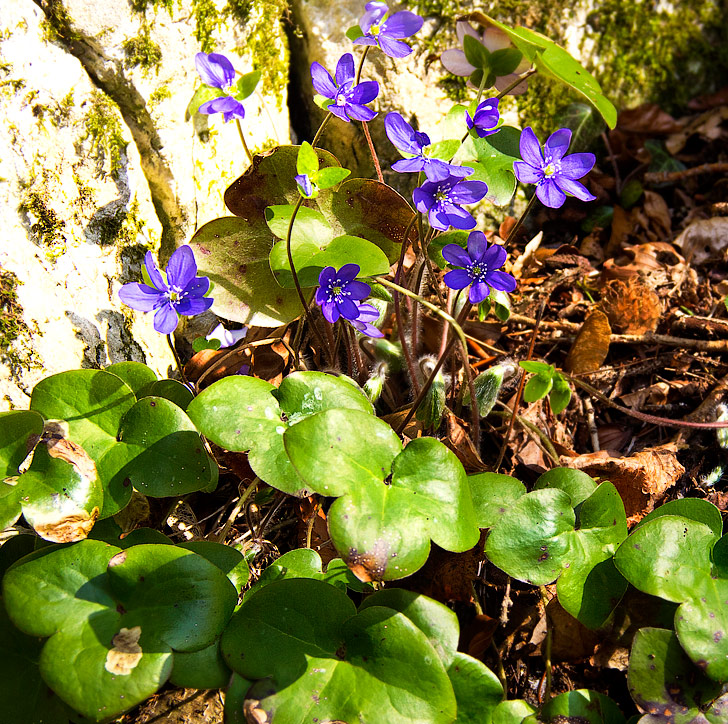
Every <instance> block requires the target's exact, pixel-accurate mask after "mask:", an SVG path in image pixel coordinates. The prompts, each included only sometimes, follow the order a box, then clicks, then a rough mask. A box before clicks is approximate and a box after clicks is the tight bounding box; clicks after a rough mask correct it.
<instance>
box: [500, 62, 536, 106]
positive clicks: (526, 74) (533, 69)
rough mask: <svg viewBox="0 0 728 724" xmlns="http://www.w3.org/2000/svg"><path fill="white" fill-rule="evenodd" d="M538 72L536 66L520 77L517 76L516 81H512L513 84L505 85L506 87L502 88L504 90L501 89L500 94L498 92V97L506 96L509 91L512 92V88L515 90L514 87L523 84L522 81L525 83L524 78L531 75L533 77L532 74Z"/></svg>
mask: <svg viewBox="0 0 728 724" xmlns="http://www.w3.org/2000/svg"><path fill="white" fill-rule="evenodd" d="M536 73H538V70H536V68H531V70H529V71H528V72H526V73H524V74H523V75H522V76H520V77H519V78H516V80H514V81H513V83H511V84H510V85H509V86H506V87H505V88H504V89H503V90H502V91H501V92H500V93H499V94H498V95H497V96H496V98H497V99H498V100H500V99H501V98H503V96H505V95H507V94H508V93H510V92H511V91H512V90H513V89H514V88H515V87H516V86H519V85H521V83H523V81H524V80H526V79H527V78H530V77H531V76H532V75H535V74H536Z"/></svg>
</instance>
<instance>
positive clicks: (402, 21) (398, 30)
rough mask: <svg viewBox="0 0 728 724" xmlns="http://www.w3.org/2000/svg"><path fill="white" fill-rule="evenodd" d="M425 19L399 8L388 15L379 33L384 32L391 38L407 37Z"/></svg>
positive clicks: (415, 30) (414, 31) (416, 30)
mask: <svg viewBox="0 0 728 724" xmlns="http://www.w3.org/2000/svg"><path fill="white" fill-rule="evenodd" d="M424 22H425V21H424V20H423V19H422V18H421V17H420V16H419V15H417V14H415V13H413V12H410V11H409V10H401V11H400V12H398V13H394V14H393V15H390V16H389V17H388V18H387V19H386V20H385V21H384V22H383V23H382V27H381V28H380V29H379V33H380V35H382V34H384V33H386V34H387V35H389V36H390V37H392V38H397V39H399V38H409V37H410V36H411V35H414V34H415V33H416V32H418V31H419V29H420V28H421V27H422V24H423V23H424Z"/></svg>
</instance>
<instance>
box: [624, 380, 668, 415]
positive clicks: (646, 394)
mask: <svg viewBox="0 0 728 724" xmlns="http://www.w3.org/2000/svg"><path fill="white" fill-rule="evenodd" d="M669 392H670V385H668V384H667V382H656V383H655V384H654V385H650V386H649V387H644V388H642V389H640V390H636V391H635V392H630V393H629V394H627V395H622V396H621V397H620V398H619V399H620V400H622V402H624V404H625V405H627V407H631V408H632V409H633V410H640V409H642V407H643V406H644V405H645V404H647V405H664V404H665V403H666V402H667V396H668V394H669Z"/></svg>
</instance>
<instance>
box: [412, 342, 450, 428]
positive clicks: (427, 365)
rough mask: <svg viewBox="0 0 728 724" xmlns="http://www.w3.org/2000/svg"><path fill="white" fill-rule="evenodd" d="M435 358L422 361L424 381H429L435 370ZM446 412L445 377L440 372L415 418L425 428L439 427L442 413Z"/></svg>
mask: <svg viewBox="0 0 728 724" xmlns="http://www.w3.org/2000/svg"><path fill="white" fill-rule="evenodd" d="M436 364H437V361H436V359H435V357H431V356H428V357H423V358H422V359H421V360H420V369H421V370H422V374H423V376H424V379H428V378H429V377H430V375H431V374H432V370H433V369H435V365H436ZM444 411H445V377H444V376H443V374H442V372H440V371H439V370H438V372H437V374H436V375H435V379H434V380H433V381H432V384H431V385H430V389H429V390H427V394H425V397H424V399H423V400H422V402H421V403H420V406H419V407H418V408H417V412H416V413H415V417H416V418H417V419H418V420H420V421H421V422H423V423H424V425H425V427H435V428H437V427H439V426H440V420H442V413H443V412H444Z"/></svg>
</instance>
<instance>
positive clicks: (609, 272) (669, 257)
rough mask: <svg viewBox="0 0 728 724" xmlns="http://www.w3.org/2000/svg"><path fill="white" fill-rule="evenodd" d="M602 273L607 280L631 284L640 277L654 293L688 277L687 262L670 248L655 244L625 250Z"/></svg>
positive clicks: (638, 245) (662, 243) (606, 263)
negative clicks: (617, 280)
mask: <svg viewBox="0 0 728 724" xmlns="http://www.w3.org/2000/svg"><path fill="white" fill-rule="evenodd" d="M603 270H604V278H605V279H606V280H609V279H623V280H629V279H632V277H635V276H637V275H638V274H639V275H640V276H641V278H642V281H643V282H644V283H645V284H648V285H649V286H651V287H652V288H653V289H654V288H656V287H658V286H661V285H662V284H667V283H672V284H674V283H676V282H679V281H681V280H682V279H683V278H684V276H685V259H683V257H682V256H680V254H678V253H677V252H676V251H675V249H674V248H673V247H672V245H671V244H668V243H666V242H664V241H654V242H649V243H647V244H637V245H635V246H626V247H624V249H623V250H622V253H621V254H620V255H619V256H617V257H615V258H613V259H607V260H606V261H605V262H604V266H603Z"/></svg>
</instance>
